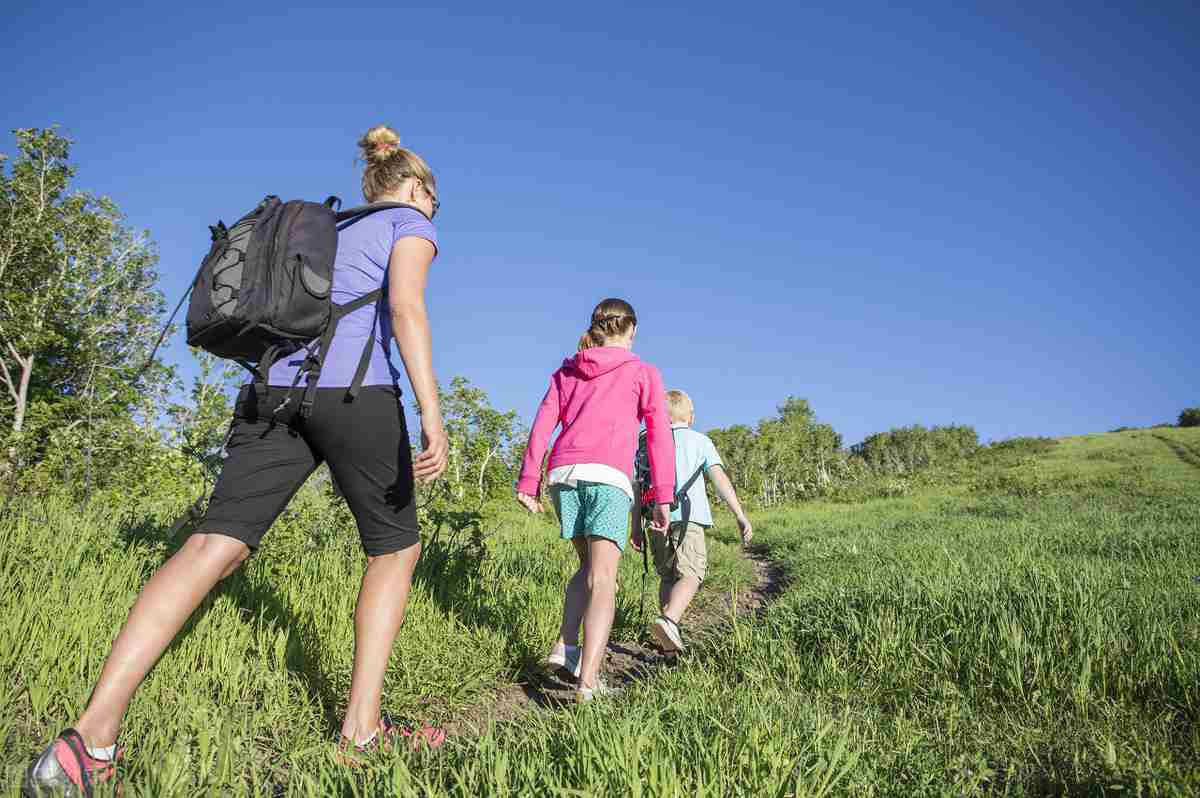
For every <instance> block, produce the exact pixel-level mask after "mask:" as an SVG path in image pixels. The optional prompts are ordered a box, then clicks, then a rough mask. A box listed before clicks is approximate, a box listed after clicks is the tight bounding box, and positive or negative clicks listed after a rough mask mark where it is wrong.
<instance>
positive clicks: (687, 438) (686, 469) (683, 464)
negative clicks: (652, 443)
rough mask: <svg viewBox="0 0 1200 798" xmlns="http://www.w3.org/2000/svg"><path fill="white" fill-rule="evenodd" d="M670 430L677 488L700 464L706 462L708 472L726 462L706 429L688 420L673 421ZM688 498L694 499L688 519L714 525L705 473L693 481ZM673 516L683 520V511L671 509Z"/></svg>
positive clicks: (705, 467)
mask: <svg viewBox="0 0 1200 798" xmlns="http://www.w3.org/2000/svg"><path fill="white" fill-rule="evenodd" d="M671 432H672V433H673V434H674V435H675V490H677V491H678V490H679V489H680V488H682V487H683V484H684V483H685V482H687V481H688V480H689V479H691V477H692V474H695V473H696V469H697V468H700V466H704V473H705V474H707V473H708V470H709V469H710V468H712V467H713V466H719V465H724V464H723V463H722V462H721V456H720V455H719V454H717V447H716V446H714V445H713V442H712V440H711V439H710V438H709V437H708V436H707V435H705V434H704V433H702V432H696V430H694V429H691V428H690V427H688V425H686V424H672V425H671ZM688 498H690V499H691V500H692V515H691V518H689V519H688V520H689V521H691V522H692V523H693V524H700V526H704V527H710V526H712V525H713V518H712V510H711V509H710V508H709V506H708V493H707V492H706V491H705V490H704V476H703V475H701V476H700V478H699V479H697V480H696V481H695V482H694V483H692V487H691V488H690V489H689V490H688ZM671 520H672V521H682V520H683V515H682V514H681V513H680V512H679V510H676V511H675V512H673V513H671Z"/></svg>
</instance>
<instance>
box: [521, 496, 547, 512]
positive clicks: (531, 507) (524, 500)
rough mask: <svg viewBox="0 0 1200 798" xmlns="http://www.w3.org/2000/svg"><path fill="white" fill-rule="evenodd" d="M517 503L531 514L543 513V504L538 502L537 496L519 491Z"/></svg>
mask: <svg viewBox="0 0 1200 798" xmlns="http://www.w3.org/2000/svg"><path fill="white" fill-rule="evenodd" d="M517 501H518V502H519V503H520V505H521V506H522V507H524V508H525V509H526V510H528V511H529V512H531V513H540V512H541V511H542V503H541V502H540V501H538V500H537V497H536V496H530V495H529V494H528V493H521V491H517Z"/></svg>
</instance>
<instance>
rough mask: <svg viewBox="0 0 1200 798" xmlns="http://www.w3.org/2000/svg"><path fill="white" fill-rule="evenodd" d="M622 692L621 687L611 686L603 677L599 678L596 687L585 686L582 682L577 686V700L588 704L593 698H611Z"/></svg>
mask: <svg viewBox="0 0 1200 798" xmlns="http://www.w3.org/2000/svg"><path fill="white" fill-rule="evenodd" d="M619 692H621V690H620V689H619V688H616V687H609V686H608V683H606V682H605V681H604V680H603V679H597V680H596V685H595V687H584V686H583V685H582V684H581V685H579V686H578V687H576V688H575V701H576V703H579V704H586V703H587V702H589V701H591V700H592V699H593V698H611V697H612V696H614V695H616V694H617V693H619Z"/></svg>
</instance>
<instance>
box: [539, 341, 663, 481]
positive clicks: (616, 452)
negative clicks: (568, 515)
mask: <svg viewBox="0 0 1200 798" xmlns="http://www.w3.org/2000/svg"><path fill="white" fill-rule="evenodd" d="M643 420H644V421H645V422H646V440H647V444H646V446H647V449H648V450H649V455H650V475H651V479H652V481H653V482H654V486H653V487H654V496H655V498H656V499H658V501H659V502H660V503H662V504H669V503H670V502H671V500H672V498H674V496H675V442H674V441H673V440H672V438H671V424H670V421H669V420H668V418H667V396H666V389H664V388H663V379H662V375H661V374H660V373H659V371H658V369H656V368H654V366H651V365H650V364H649V363H646V362H644V361H643V360H642V359H641V358H639V357H638V356H637V355H635V354H633V353H632V352H630V351H629V350H628V349H623V348H621V347H619V346H600V347H595V348H593V349H585V350H583V351H582V352H580V353H579V354H577V355H576V356H575V357H572V358H568V359H567V360H564V361H563V364H562V368H560V369H559V370H558V371H556V372H554V374H553V375H552V376H551V377H550V389H549V390H548V391H546V396H545V397H544V398H543V399H542V404H541V406H540V407H538V412H537V418H535V419H534V421H533V429H532V430H530V432H529V446H528V447H527V448H526V449H525V461H524V462H523V463H522V464H521V478H520V479H519V480H518V481H517V490H519V491H520V492H521V493H526V494H529V495H531V496H536V495H538V491H539V487H540V483H541V472H542V457H543V456H544V455H545V454H546V446H547V444H549V442H550V435H551V433H553V432H554V428H555V427H556V426H558V425H559V424H562V434H561V435H559V436H558V440H556V441H555V442H554V451H553V452H551V453H550V468H551V469H554V468H557V467H558V466H563V465H579V464H581V463H603V464H604V465H607V466H612V467H613V468H616V469H618V470H620V471H623V472H624V473H625V474H626V475H627V476H628V477H629V478H630V479H632V478H633V456H634V453H635V452H636V450H637V439H638V430H639V429H640V427H641V422H642V421H643Z"/></svg>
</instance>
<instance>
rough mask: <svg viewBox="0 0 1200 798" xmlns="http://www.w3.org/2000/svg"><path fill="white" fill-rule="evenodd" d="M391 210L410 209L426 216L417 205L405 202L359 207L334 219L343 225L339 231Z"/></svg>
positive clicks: (336, 215) (340, 212) (339, 214)
mask: <svg viewBox="0 0 1200 798" xmlns="http://www.w3.org/2000/svg"><path fill="white" fill-rule="evenodd" d="M391 208H408V209H409V210H410V211H416V212H417V213H419V214H421V215H422V216H425V211H423V210H421V209H420V208H418V207H416V206H415V205H409V204H407V203H404V202H372V203H370V204H369V205H359V206H358V207H357V208H350V209H348V210H344V211H338V212H336V213H335V214H334V215H333V218H334V220H335V221H336V222H337V223H338V224H339V225H342V227H339V228H338V229H344V228H345V227H349V226H350V225H352V224H354V223H355V222H357V221H358V220H359V219H365V218H366V217H368V216H370V215H371V214H373V213H377V212H379V211H386V210H389V209H391ZM426 218H429V217H426ZM343 223H344V224H343Z"/></svg>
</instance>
